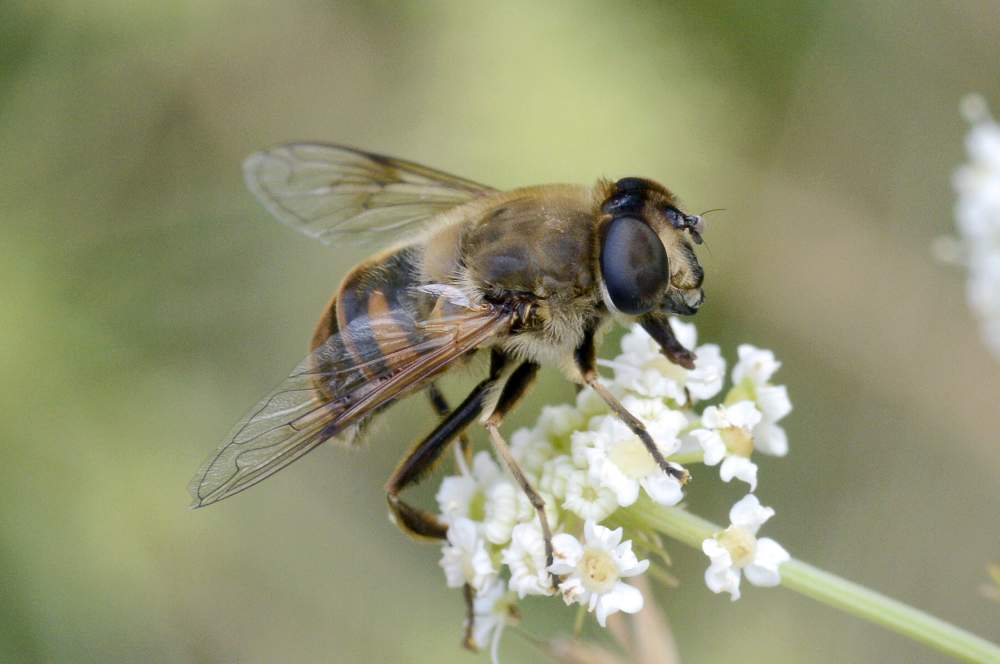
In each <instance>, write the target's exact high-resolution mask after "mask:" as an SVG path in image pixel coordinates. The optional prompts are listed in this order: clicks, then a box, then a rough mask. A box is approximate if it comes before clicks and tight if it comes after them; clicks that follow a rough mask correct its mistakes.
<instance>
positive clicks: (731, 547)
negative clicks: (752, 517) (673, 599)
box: [718, 526, 757, 567]
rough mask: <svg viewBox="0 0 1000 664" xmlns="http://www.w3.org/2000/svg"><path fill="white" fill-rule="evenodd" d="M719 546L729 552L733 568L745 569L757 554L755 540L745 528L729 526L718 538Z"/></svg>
mask: <svg viewBox="0 0 1000 664" xmlns="http://www.w3.org/2000/svg"><path fill="white" fill-rule="evenodd" d="M718 540H719V544H721V545H722V546H723V547H725V549H726V551H728V552H729V557H730V558H732V559H733V567H746V566H747V565H749V564H750V563H752V562H753V557H754V554H756V553H757V538H756V537H754V536H753V535H751V534H750V532H749V531H747V530H746V529H745V528H740V527H739V526H730V527H728V528H726V530H725V532H723V533H722V534H721V535H719V537H718Z"/></svg>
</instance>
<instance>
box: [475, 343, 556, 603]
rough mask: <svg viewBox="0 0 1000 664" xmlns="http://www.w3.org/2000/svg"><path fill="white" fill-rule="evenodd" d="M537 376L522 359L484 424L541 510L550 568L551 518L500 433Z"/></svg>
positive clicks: (515, 475)
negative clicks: (503, 424)
mask: <svg viewBox="0 0 1000 664" xmlns="http://www.w3.org/2000/svg"><path fill="white" fill-rule="evenodd" d="M537 376H538V365H537V364H535V363H534V362H523V363H522V364H521V365H520V366H518V367H517V369H515V370H514V373H512V374H511V375H510V378H508V379H507V383H506V384H505V385H504V386H503V391H502V392H501V393H500V398H499V399H498V400H497V405H496V407H495V408H494V409H493V412H492V413H491V414H490V416H489V417H488V418H487V419H486V422H485V423H484V425H485V426H486V430H487V431H488V432H489V434H490V440H492V441H493V447H494V448H496V451H497V454H499V455H500V457H501V458H502V459H503V461H504V463H505V464H507V468H508V469H510V472H511V474H512V475H513V476H514V479H515V480H517V483H518V484H519V485H520V486H521V490H522V491H524V494H525V495H526V496H527V497H528V500H529V501H530V502H531V506H532V507H534V508H535V511H536V512H537V513H538V521H539V523H540V524H541V526H542V536H543V537H544V538H545V562H546V567H548V566H550V565H552V530H551V528H549V519H548V517H547V516H546V514H545V501H544V500H542V497H541V496H539V495H538V492H537V491H535V488H534V487H533V486H531V482H530V481H529V480H528V478H527V477H526V476H525V474H524V471H523V470H521V466H520V465H519V464H518V463H517V460H516V459H515V458H514V455H513V453H512V452H511V451H510V447H509V446H508V445H507V441H505V440H504V438H503V436H502V435H500V424H501V422H503V418H504V417H505V416H506V415H507V413H509V412H510V411H511V410H513V409H514V406H516V405H517V402H518V401H520V400H521V397H523V396H524V395H525V394H527V392H528V390H529V389H530V388H531V386H532V385H533V384H534V382H535V378H536V377H537ZM550 575H551V578H552V587H553V588H556V587H557V586H558V585H559V577H557V576H556V575H555V574H552V573H551V572H550Z"/></svg>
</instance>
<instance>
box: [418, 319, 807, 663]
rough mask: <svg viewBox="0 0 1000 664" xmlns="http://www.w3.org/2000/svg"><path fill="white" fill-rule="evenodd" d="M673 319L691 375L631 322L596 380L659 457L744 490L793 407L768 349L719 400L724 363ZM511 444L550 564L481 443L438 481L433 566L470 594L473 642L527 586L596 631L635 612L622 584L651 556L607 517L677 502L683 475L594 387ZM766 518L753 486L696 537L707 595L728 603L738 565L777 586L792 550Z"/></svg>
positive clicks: (522, 502)
mask: <svg viewBox="0 0 1000 664" xmlns="http://www.w3.org/2000/svg"><path fill="white" fill-rule="evenodd" d="M671 325H672V327H673V330H674V333H675V335H676V337H677V339H678V340H679V341H680V342H681V343H683V344H684V345H685V346H686V347H687V348H692V349H695V352H696V354H697V357H698V359H697V362H696V367H695V368H694V369H693V370H687V369H684V368H683V367H680V366H678V365H675V364H672V363H671V362H669V361H668V360H667V358H666V357H665V356H664V355H663V354H662V353H661V352H660V348H659V347H658V346H657V344H656V343H655V342H654V341H653V339H652V338H650V336H649V335H648V334H647V333H646V332H645V331H644V330H642V329H641V328H640V327H638V326H636V327H634V328H633V329H632V330H631V331H630V332H629V333H628V334H626V335H625V336H624V338H623V339H622V344H621V348H622V353H621V354H620V355H619V356H618V357H616V358H615V359H614V360H613V361H601V364H602V366H605V367H608V368H610V369H611V370H612V371H613V373H614V377H613V378H612V379H610V380H606V381H605V384H606V385H607V387H608V389H609V390H610V391H611V392H612V393H613V394H615V395H616V396H617V397H618V398H619V399H620V400H621V402H622V404H623V405H624V406H625V407H626V408H627V409H628V410H629V411H630V412H632V413H633V414H634V415H636V416H637V417H639V418H640V419H641V420H642V421H643V423H644V424H645V426H646V428H647V429H648V430H649V432H650V434H651V435H652V438H653V439H654V440H655V441H656V444H657V446H658V447H659V449H660V452H662V454H663V456H664V457H666V458H667V459H671V460H672V461H673V462H675V463H679V462H687V463H691V462H698V461H703V462H704V463H705V464H707V465H709V466H716V465H718V467H719V474H720V476H721V478H722V480H723V481H725V482H730V481H732V480H733V479H737V480H740V481H742V482H745V483H746V484H747V485H748V488H749V491H750V492H752V491H754V490H755V489H756V487H757V465H756V464H755V463H754V462H753V460H752V455H753V453H754V452H762V453H765V454H771V455H776V456H783V455H785V454H786V453H787V452H788V440H787V437H786V436H785V432H784V430H783V429H782V428H781V426H780V424H779V421H780V420H781V419H782V418H783V417H784V416H785V415H787V414H788V413H789V412H790V411H791V408H792V407H791V403H790V402H789V400H788V393H787V391H786V389H785V387H784V386H781V385H774V384H772V383H771V379H772V377H773V375H774V373H775V372H776V371H777V370H778V368H779V366H780V363H779V362H778V361H776V360H775V358H774V354H773V353H771V352H770V351H767V350H761V349H758V348H755V347H754V346H750V345H741V346H740V347H739V349H738V354H739V358H738V361H737V363H736V365H735V366H734V367H733V369H732V372H731V374H730V375H731V379H732V385H731V386H730V388H729V389H728V391H727V392H726V393H725V394H724V395H723V393H722V390H723V387H724V383H725V378H726V362H725V360H724V359H723V358H722V354H721V353H720V351H719V347H718V346H716V345H714V344H705V345H702V346H697V338H696V331H695V327H694V325H692V324H690V323H684V322H680V321H678V320H676V319H675V320H672V321H671ZM510 446H511V450H512V452H513V455H514V457H515V458H516V460H517V461H518V463H519V464H520V465H521V467H522V468H523V469H524V471H525V473H526V475H527V476H528V479H529V480H530V481H531V482H532V484H533V486H534V487H536V489H537V490H538V492H539V494H540V495H541V496H542V498H543V499H544V500H545V503H546V512H547V516H548V521H549V524H550V526H551V528H552V530H553V533H554V535H553V538H552V544H553V550H554V562H553V564H552V565H551V566H549V567H547V566H546V554H545V539H544V537H543V535H542V531H541V527H540V525H539V523H538V519H537V515H536V512H535V510H534V508H533V507H532V505H531V504H530V503H529V502H528V499H527V498H526V497H525V495H524V493H523V492H522V491H521V490H520V488H519V487H518V485H517V483H516V482H515V481H514V479H513V478H512V477H511V476H510V475H509V473H507V472H506V471H505V469H502V468H501V466H500V465H499V464H498V463H497V461H496V460H494V458H493V456H492V455H490V454H489V453H488V452H479V453H478V454H476V456H475V457H474V458H473V460H472V464H471V467H468V465H467V464H466V463H465V462H464V460H463V459H462V458H461V455H456V459H457V463H458V465H459V468H460V473H459V474H458V475H454V476H450V477H446V478H445V479H444V480H443V482H442V484H441V487H440V490H439V491H438V493H437V501H438V505H439V509H440V512H441V518H442V520H443V521H444V522H445V523H447V524H448V526H449V529H448V542H447V543H446V544H445V546H444V550H443V555H442V558H441V566H442V567H443V568H444V572H445V577H446V579H447V583H448V586H449V587H453V588H461V587H463V586H464V585H466V584H468V585H469V586H471V588H472V589H473V590H474V591H475V593H476V597H477V600H476V605H475V616H476V617H475V620H476V624H475V625H474V639H475V641H476V645H477V646H479V647H485V646H487V645H488V643H490V639H491V638H492V643H493V648H494V649H495V647H496V639H497V638H499V632H500V629H499V628H502V626H503V623H504V619H503V617H504V616H508V615H511V614H512V613H513V611H512V608H511V607H512V606H513V604H514V603H516V601H517V599H523V598H525V597H527V596H529V595H543V596H545V595H552V596H559V597H561V598H562V599H563V600H564V601H565V603H567V604H574V603H576V604H583V605H584V606H586V607H587V609H588V610H589V611H591V612H594V613H595V615H596V618H597V621H598V622H599V623H600V624H601V625H602V626H603V625H604V624H605V621H606V620H607V617H608V616H609V615H611V614H613V613H615V612H617V611H624V612H627V613H634V612H636V611H639V610H640V609H641V608H642V606H643V597H642V594H641V593H640V592H639V590H638V589H637V588H636V587H635V586H632V585H630V584H629V583H627V582H626V579H628V578H629V577H632V576H636V575H638V574H642V573H643V572H645V571H646V569H647V568H648V567H649V565H650V562H649V561H648V560H645V559H643V560H640V556H642V557H645V556H647V555H648V554H650V553H658V551H657V550H656V549H655V548H652V547H654V546H655V545H654V544H652V542H653V539H651V538H649V537H643V536H642V535H643V533H639V532H629V534H630V535H632V537H634V538H635V541H634V542H633V541H631V540H628V539H625V535H626V531H625V530H624V529H623V528H622V527H621V525H620V524H621V523H629V522H630V521H629V520H628V519H625V518H617V519H616V517H622V516H627V515H628V511H627V510H628V508H629V507H630V506H631V505H633V504H634V503H636V501H637V500H639V498H640V496H641V495H642V494H645V495H646V496H648V499H649V500H652V501H653V502H655V503H658V504H661V505H676V504H678V503H679V502H680V501H681V500H682V498H683V497H684V493H683V487H682V485H681V484H680V482H678V481H677V480H676V479H674V478H672V477H670V476H669V475H667V474H666V473H664V472H663V471H662V469H661V468H660V467H659V466H658V465H657V463H656V461H654V459H653V458H652V456H651V455H650V453H649V451H648V450H647V449H646V448H645V446H644V445H643V444H642V441H640V439H639V438H638V437H637V436H636V435H635V434H634V433H632V431H631V430H630V429H629V427H628V426H626V425H625V424H624V423H622V421H621V420H619V419H618V418H617V417H616V416H615V415H614V414H612V413H611V412H610V410H609V408H608V407H607V406H606V405H605V403H604V402H603V401H602V400H601V399H600V397H599V396H598V395H597V394H596V393H594V391H593V390H591V389H589V388H588V389H584V390H583V391H581V392H580V393H579V394H578V396H577V399H576V403H575V404H574V405H561V406H547V407H545V408H544V409H543V410H542V412H541V415H540V416H539V418H538V421H537V423H536V424H535V426H534V427H532V428H530V429H521V430H519V431H516V432H515V433H513V435H512V436H511V439H510ZM773 514H774V511H773V510H771V509H770V508H765V507H761V505H760V503H759V502H758V500H757V498H756V497H755V496H754V495H753V494H752V493H748V494H747V495H746V497H744V498H743V499H742V500H740V501H739V502H738V503H737V504H736V505H735V506H734V507H733V509H732V512H731V513H730V520H731V522H732V525H731V526H730V527H729V528H727V529H726V530H725V531H724V532H722V533H720V534H718V535H717V536H716V537H714V538H712V539H709V540H706V541H705V543H704V546H703V548H704V551H705V553H706V554H707V555H708V556H709V558H710V560H711V564H710V567H709V569H708V571H707V572H706V575H705V581H706V583H707V585H708V587H709V588H710V589H711V590H712V591H714V592H716V593H718V592H723V591H726V592H729V593H730V594H731V595H732V598H733V599H734V600H735V599H737V598H738V597H739V582H740V572H741V571H742V573H743V574H745V575H746V577H747V580H748V581H750V582H751V583H753V584H756V585H775V584H777V583H778V581H779V580H780V577H779V576H778V566H779V565H780V564H781V563H782V562H783V561H784V560H787V559H788V554H787V553H785V551H784V549H782V548H781V546H780V545H778V544H777V543H776V542H774V541H773V540H769V539H760V540H758V539H756V533H757V529H758V528H759V527H760V525H761V524H762V523H763V522H764V521H765V520H766V519H768V518H769V517H770V516H772V515H773ZM602 522H603V524H602ZM553 577H555V578H557V579H558V583H557V585H556V586H555V587H553V581H552V579H553ZM480 616H481V617H482V619H483V621H482V624H480ZM498 616H499V618H498Z"/></svg>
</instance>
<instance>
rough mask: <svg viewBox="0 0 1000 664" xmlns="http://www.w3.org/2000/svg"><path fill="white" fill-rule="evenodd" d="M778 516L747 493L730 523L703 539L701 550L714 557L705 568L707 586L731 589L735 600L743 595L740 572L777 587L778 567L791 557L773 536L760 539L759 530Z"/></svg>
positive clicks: (716, 590)
mask: <svg viewBox="0 0 1000 664" xmlns="http://www.w3.org/2000/svg"><path fill="white" fill-rule="evenodd" d="M772 516H774V510H773V509H771V508H770V507H763V506H761V504H760V501H759V500H757V497H756V496H754V495H753V494H747V495H746V496H744V497H743V499H742V500H740V501H739V502H738V503H736V504H735V505H733V508H732V509H731V510H730V511H729V521H730V524H731V525H730V526H729V527H728V528H726V529H725V530H724V531H723V532H721V533H719V534H718V535H716V536H715V537H713V538H709V539H707V540H705V541H704V542H702V544H701V549H702V551H704V552H705V555H706V556H708V558H709V560H711V564H710V565H709V567H708V569H707V570H706V571H705V585H707V586H708V588H709V590H711V591H712V592H714V593H721V592H727V593H729V594H730V596H731V597H732V600H733V601H734V602H735V601H736V600H738V599H739V598H740V572H742V573H743V574H745V575H746V577H747V581H749V582H750V583H752V584H753V585H755V586H776V585H778V584H779V583H780V582H781V575H780V574H779V571H778V568H779V567H780V565H781V564H782V563H784V562H786V561H787V560H789V559H790V556H789V555H788V552H787V551H785V549H784V548H782V546H781V545H780V544H778V543H777V542H775V541H774V540H773V539H770V538H768V537H762V538H760V539H758V538H757V531H758V530H760V527H761V526H762V525H763V524H764V522H765V521H767V520H768V519H770V518H771V517H772Z"/></svg>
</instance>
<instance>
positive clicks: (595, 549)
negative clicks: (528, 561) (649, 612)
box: [549, 521, 649, 627]
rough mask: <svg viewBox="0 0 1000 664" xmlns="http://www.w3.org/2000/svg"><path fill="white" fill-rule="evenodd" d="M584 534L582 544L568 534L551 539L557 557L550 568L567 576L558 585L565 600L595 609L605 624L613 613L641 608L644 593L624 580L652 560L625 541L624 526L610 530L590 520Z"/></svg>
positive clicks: (643, 569)
mask: <svg viewBox="0 0 1000 664" xmlns="http://www.w3.org/2000/svg"><path fill="white" fill-rule="evenodd" d="M583 533H584V541H583V543H581V542H580V541H579V540H577V539H576V538H575V537H573V536H572V535H569V534H566V533H562V534H559V535H556V536H555V537H553V538H552V546H553V548H554V549H555V560H554V562H553V563H552V566H551V567H550V568H549V569H550V570H551V571H552V572H554V573H556V574H559V575H565V576H564V579H563V581H562V583H560V584H559V591H560V592H561V593H562V596H563V600H565V602H566V603H567V604H573V603H579V604H584V605H586V606H587V610H588V611H596V614H597V622H598V623H600V625H601V627H604V626H605V624H606V623H607V619H608V616H609V615H611V614H612V613H616V612H618V611H624V612H626V613H635V612H637V611H639V610H640V609H642V605H643V600H642V593H641V592H639V589H638V588H636V587H635V586H630V585H628V584H627V583H624V582H622V580H621V579H623V578H627V577H630V576H636V575H638V574H642V573H643V572H645V571H646V568H647V567H649V561H648V560H643V561H640V560H639V559H638V558H637V557H636V555H635V554H634V553H633V552H632V542H622V529H621V528H618V529H617V530H610V529H608V528H605V527H604V526H599V525H597V524H595V523H594V522H593V521H587V522H586V523H585V524H584V527H583Z"/></svg>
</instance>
